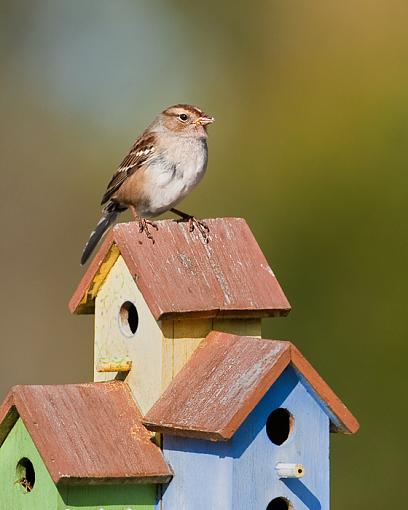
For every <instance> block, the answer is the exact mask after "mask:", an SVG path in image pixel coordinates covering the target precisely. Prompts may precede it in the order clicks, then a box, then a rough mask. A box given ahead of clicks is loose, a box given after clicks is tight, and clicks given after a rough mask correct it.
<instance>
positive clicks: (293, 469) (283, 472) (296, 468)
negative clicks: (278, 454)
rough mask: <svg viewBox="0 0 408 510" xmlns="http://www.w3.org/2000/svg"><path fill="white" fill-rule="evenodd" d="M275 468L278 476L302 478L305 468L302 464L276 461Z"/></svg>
mask: <svg viewBox="0 0 408 510" xmlns="http://www.w3.org/2000/svg"><path fill="white" fill-rule="evenodd" d="M275 469H276V473H277V474H278V476H279V478H302V476H305V468H304V467H303V466H302V464H290V463H286V462H278V464H276V467H275Z"/></svg>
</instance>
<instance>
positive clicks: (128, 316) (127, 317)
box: [119, 301, 139, 336]
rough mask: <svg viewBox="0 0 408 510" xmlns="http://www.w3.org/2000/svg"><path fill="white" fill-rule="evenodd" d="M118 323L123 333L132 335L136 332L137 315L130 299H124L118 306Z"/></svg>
mask: <svg viewBox="0 0 408 510" xmlns="http://www.w3.org/2000/svg"><path fill="white" fill-rule="evenodd" d="M119 324H120V329H121V330H122V333H123V334H124V335H126V336H133V335H134V334H135V333H136V331H137V327H138V325H139V315H138V313H137V310H136V307H135V305H134V304H133V303H132V302H131V301H125V302H124V303H123V305H122V306H121V307H120V310H119Z"/></svg>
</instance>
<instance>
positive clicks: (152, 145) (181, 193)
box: [81, 104, 214, 265]
mask: <svg viewBox="0 0 408 510" xmlns="http://www.w3.org/2000/svg"><path fill="white" fill-rule="evenodd" d="M213 122H214V118H213V117H210V116H209V115H206V114H205V113H203V111H202V110H200V108H197V107H196V106H191V105H188V104H176V105H174V106H170V107H169V108H166V109H165V110H164V111H163V112H161V113H160V114H159V115H158V116H157V117H156V118H155V119H154V121H153V122H152V123H151V124H150V126H148V128H147V129H146V130H145V131H143V133H142V134H141V135H140V136H139V137H138V138H137V139H136V140H135V142H134V143H133V145H132V146H131V148H130V150H129V152H128V154H127V155H126V156H125V157H124V159H123V161H122V162H121V164H120V165H119V167H118V169H117V170H116V171H115V173H114V174H113V177H112V179H111V180H110V182H109V184H108V187H107V189H106V192H105V194H104V195H103V198H102V202H101V205H102V206H103V209H102V217H101V219H100V220H99V222H98V224H97V225H96V228H95V230H94V231H93V232H92V234H91V236H90V238H89V241H88V242H87V243H86V245H85V248H84V251H83V253H82V257H81V265H84V264H85V263H86V261H87V260H88V259H89V257H90V256H91V254H92V252H93V250H94V249H95V247H96V245H97V244H98V242H99V241H100V239H101V238H102V236H103V235H104V233H105V232H106V231H107V230H108V228H109V227H110V226H111V225H112V224H113V223H114V222H115V220H116V218H117V216H118V214H119V213H121V212H123V211H126V210H127V209H129V210H130V212H131V213H132V216H133V218H134V219H135V221H138V222H139V231H140V233H143V232H144V233H145V234H146V236H147V237H148V238H149V239H150V240H151V241H152V242H153V243H154V239H153V236H152V234H151V232H150V230H149V226H151V227H153V228H155V229H156V230H158V227H157V225H155V224H154V223H153V222H151V221H149V218H154V217H156V216H159V215H160V214H162V213H164V212H166V211H171V212H173V213H175V214H177V215H178V216H179V220H178V221H188V222H189V226H190V232H191V231H193V230H194V228H197V229H198V230H199V232H200V233H201V235H202V237H203V239H204V241H205V242H208V237H207V232H208V231H209V230H208V227H207V225H206V224H205V223H204V222H202V221H199V220H197V219H196V218H195V217H194V216H191V215H190V214H187V213H184V212H182V211H180V210H178V209H175V208H174V206H175V205H177V203H178V202H180V200H182V199H183V198H184V197H185V196H186V195H187V194H188V193H189V192H190V191H191V190H192V189H193V188H194V187H195V186H196V185H197V184H198V183H199V182H200V181H201V179H202V178H203V176H204V173H205V171H206V169H207V161H208V147H207V126H208V125H209V124H211V123H213Z"/></svg>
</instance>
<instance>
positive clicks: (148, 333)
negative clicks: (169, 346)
mask: <svg viewBox="0 0 408 510" xmlns="http://www.w3.org/2000/svg"><path fill="white" fill-rule="evenodd" d="M127 301H130V302H131V303H133V304H134V306H135V308H136V310H137V314H138V317H139V322H138V326H137V329H136V332H135V334H134V335H131V336H128V335H127V334H125V333H124V332H123V330H122V329H121V327H120V313H119V312H120V308H121V306H122V305H123V303H125V302H127ZM162 337H163V334H162V331H161V329H160V326H159V324H158V323H157V322H156V320H155V319H154V317H153V315H152V314H151V312H150V310H149V308H148V306H147V304H146V301H145V299H144V297H143V296H142V294H141V292H140V290H139V289H138V288H137V285H136V283H135V281H134V280H133V278H132V276H131V274H130V273H129V271H128V269H127V266H126V264H125V262H124V260H123V258H122V257H121V256H119V258H118V259H117V261H116V262H115V264H114V266H113V267H112V268H111V270H110V272H109V274H108V276H107V277H106V279H105V282H104V284H103V285H102V287H101V288H100V290H99V293H98V295H97V297H96V307H95V372H94V379H95V381H104V380H108V379H111V380H112V379H114V378H115V375H116V374H115V373H110V374H109V373H101V372H98V371H97V368H98V366H99V365H100V364H101V363H109V362H113V361H115V359H129V360H130V361H131V362H132V368H131V370H130V372H129V374H128V375H127V377H126V382H127V383H128V385H129V387H130V389H131V391H132V393H133V395H134V397H135V399H136V402H137V404H138V406H139V407H140V410H141V411H142V413H143V414H144V413H146V412H147V411H148V410H149V409H150V407H151V406H152V405H153V403H154V402H155V401H156V400H157V399H158V398H159V397H160V395H161V392H162V367H161V363H162Z"/></svg>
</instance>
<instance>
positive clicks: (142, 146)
mask: <svg viewBox="0 0 408 510" xmlns="http://www.w3.org/2000/svg"><path fill="white" fill-rule="evenodd" d="M154 151H155V144H154V135H153V134H152V133H143V134H142V135H141V136H139V138H137V140H136V141H135V142H134V144H133V145H132V147H131V148H130V151H129V152H128V154H127V155H126V156H125V157H124V159H123V161H122V163H121V164H120V165H119V167H118V169H117V170H116V172H115V173H114V174H113V176H112V179H111V180H110V182H109V184H108V187H107V189H106V191H105V194H104V195H103V198H102V202H101V205H104V204H106V203H107V202H108V201H109V200H110V199H111V198H112V195H113V194H114V193H116V191H117V190H118V189H119V188H120V187H121V186H122V184H123V183H124V182H125V180H126V179H127V178H128V177H130V176H131V175H132V174H134V173H135V172H136V170H138V169H139V168H140V167H141V166H142V165H143V163H145V162H146V161H147V160H148V159H149V157H150V156H151V155H152V154H153V153H154Z"/></svg>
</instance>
